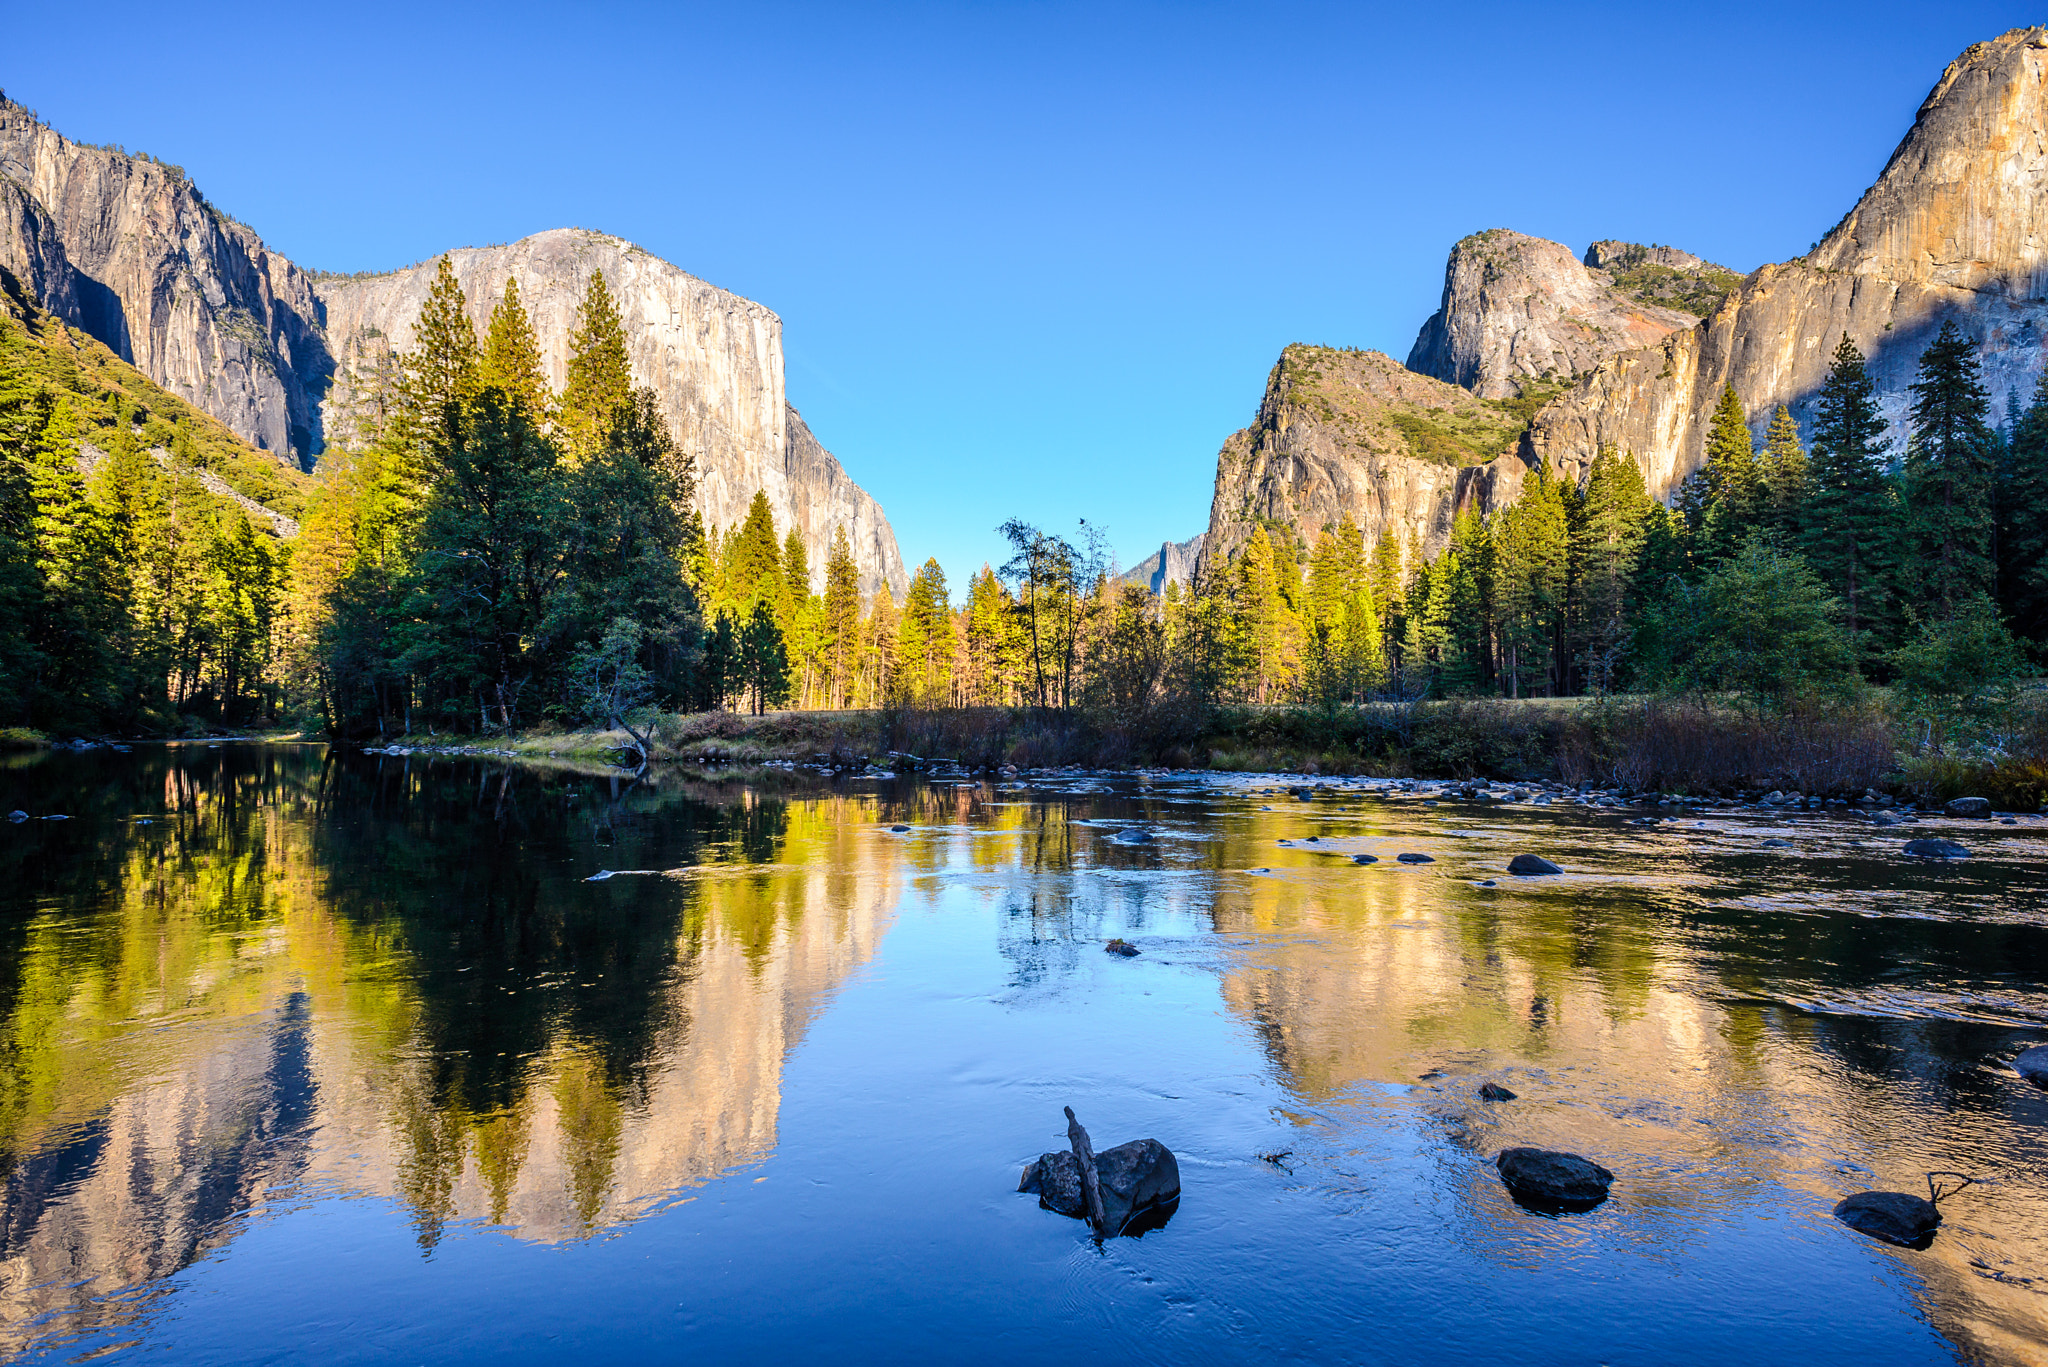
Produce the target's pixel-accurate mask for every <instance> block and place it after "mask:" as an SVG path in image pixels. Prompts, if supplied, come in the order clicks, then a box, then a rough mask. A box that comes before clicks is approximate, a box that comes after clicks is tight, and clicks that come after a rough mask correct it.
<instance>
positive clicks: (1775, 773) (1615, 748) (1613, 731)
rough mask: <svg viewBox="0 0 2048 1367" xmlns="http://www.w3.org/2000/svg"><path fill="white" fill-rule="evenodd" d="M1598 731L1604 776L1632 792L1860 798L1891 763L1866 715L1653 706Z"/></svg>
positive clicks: (1886, 736)
mask: <svg viewBox="0 0 2048 1367" xmlns="http://www.w3.org/2000/svg"><path fill="white" fill-rule="evenodd" d="M1595 725H1596V726H1597V725H1598V722H1597V721H1596V722H1595ZM1605 729H1606V730H1607V731H1608V743H1607V746H1606V747H1605V748H1606V750H1607V754H1608V760H1607V775H1606V776H1607V778H1608V780H1609V781H1610V782H1613V783H1618V784H1620V785H1622V786H1623V787H1626V788H1629V789H1632V790H1635V791H1644V790H1647V789H1653V788H1658V789H1665V788H1668V789H1677V790H1683V791H1690V792H1703V791H1713V790H1721V789H1733V788H1785V789H1791V790H1793V791H1796V792H1803V793H1837V792H1861V791H1863V790H1864V789H1865V788H1870V787H1874V786H1876V785H1877V784H1879V783H1881V782H1882V781H1883V780H1884V778H1885V775H1886V774H1887V773H1888V772H1889V771H1890V770H1891V769H1892V767H1893V764H1894V762H1895V760H1894V752H1893V748H1892V736H1891V729H1890V727H1889V726H1887V725H1886V723H1885V721H1884V719H1883V718H1882V717H1880V716H1878V715H1877V714H1875V713H1869V712H1842V713H1832V714H1826V715H1822V714H1814V713H1790V714H1786V715H1783V716H1762V717H1759V716H1749V715H1745V714H1741V713H1735V712H1727V711H1717V710H1712V709H1710V708H1708V707H1705V706H1702V705H1700V704H1698V703H1694V702H1675V701H1668V700H1663V699H1653V700H1650V701H1647V702H1644V703H1641V704H1639V705H1634V706H1630V707H1628V708H1626V709H1623V710H1620V711H1618V712H1615V713H1614V714H1612V715H1611V717H1609V718H1607V719H1606V727H1605ZM1596 748H1598V747H1597V741H1595V740H1593V739H1589V740H1588V741H1587V742H1586V743H1585V750H1586V752H1587V753H1591V752H1593V751H1594V750H1595V749H1596ZM1575 753H1576V752H1575ZM1562 767H1563V766H1562V763H1560V768H1562Z"/></svg>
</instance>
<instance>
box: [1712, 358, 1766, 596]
mask: <svg viewBox="0 0 2048 1367" xmlns="http://www.w3.org/2000/svg"><path fill="white" fill-rule="evenodd" d="M1706 455H1707V459H1706V464H1705V465H1703V466H1702V467H1701V471H1702V473H1703V474H1704V476H1705V482H1706V488H1705V494H1706V509H1705V514H1704V517H1703V520H1702V523H1701V536H1700V543H1699V544H1700V554H1701V558H1702V560H1703V561H1704V562H1706V563H1709V564H1711V563H1716V562H1718V561H1721V560H1725V559H1727V558H1728V557H1729V556H1731V555H1733V554H1734V553H1735V552H1736V550H1737V549H1739V548H1740V547H1741V545H1742V543H1743V542H1744V541H1745V540H1746V539H1748V537H1749V536H1750V534H1751V533H1753V532H1754V531H1755V530H1756V529H1757V527H1758V524H1759V520H1760V518H1761V515H1762V514H1763V512H1764V509H1765V506H1766V504H1765V498H1766V494H1765V487H1764V477H1763V471H1762V470H1761V469H1759V468H1758V465H1757V460H1756V452H1755V449H1754V445H1753V443H1752V441H1751V438H1750V434H1749V417H1748V415H1747V414H1746V413H1744V411H1743V408H1742V400H1741V399H1740V398H1738V397H1737V396H1736V393H1735V386H1734V385H1732V384H1731V385H1727V386H1725V387H1723V389H1722V390H1721V399H1720V402H1718V403H1716V404H1715V405H1714V415H1713V418H1712V420H1711V421H1710V423H1709V425H1708V428H1707V451H1706Z"/></svg>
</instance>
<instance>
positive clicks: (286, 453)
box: [0, 100, 329, 465]
mask: <svg viewBox="0 0 2048 1367" xmlns="http://www.w3.org/2000/svg"><path fill="white" fill-rule="evenodd" d="M24 199H26V200H28V201H30V202H31V203H32V206H33V208H32V209H29V208H25V207H24V206H23V204H22V201H23V200H24ZM35 211H40V212H39V213H38V212H35ZM0 219H5V220H6V226H5V227H4V228H0V266H4V267H6V268H7V269H8V270H9V271H11V272H12V273H13V274H14V275H16V276H17V277H19V278H20V279H21V280H22V281H23V282H24V283H27V284H29V285H30V287H31V288H33V289H34V290H35V292H36V294H37V295H38V296H39V298H40V299H41V301H42V303H43V306H44V307H45V308H47V309H49V311H50V312H52V313H54V314H56V315H57V316H58V317H60V318H62V319H63V320H64V321H65V322H67V323H70V324H72V325H74V326H76V327H78V328H80V329H82V330H83V331H85V332H89V333H91V334H92V335H93V336H94V337H97V338H99V339H100V340H101V341H102V342H105V343H106V344H107V346H108V347H110V348H111V349H112V350H113V351H114V353H115V354H116V355H117V356H119V357H120V358H121V359H122V360H124V361H127V362H129V363H130V364H132V365H134V366H135V368H136V369H138V370H140V371H142V373H143V374H145V375H147V376H149V377H150V379H152V380H154V381H156V382H157V383H158V384H160V385H162V386H163V387H164V388H166V389H168V390H170V391H171V392H172V393H174V394H176V395H177V396H178V397H179V398H181V399H184V400H186V401H187V402H189V403H191V404H192V405H193V406H194V407H196V408H200V409H203V410H204V411H206V412H208V413H211V414H213V415H214V416H215V417H217V418H219V419H220V420H221V421H222V422H224V423H226V424H227V425H228V427H229V428H231V429H232V430H233V431H234V432H235V434H236V435H237V436H239V437H241V438H242V439H243V440H244V441H247V442H249V443H250V444H251V445H253V446H256V447H259V448H261V449H263V450H266V451H273V452H276V453H277V455H278V456H279V458H280V459H283V460H289V461H294V462H297V463H299V464H301V465H309V464H310V462H311V458H312V455H313V453H314V452H315V451H316V450H318V434H317V432H316V431H315V426H314V423H315V420H314V417H313V411H314V406H315V397H314V396H315V395H317V394H318V393H319V392H320V391H321V390H322V389H323V388H324V387H325V385H326V381H327V374H328V369H329V367H328V363H327V353H326V349H325V347H324V346H323V345H322V343H321V339H320V335H319V332H320V326H319V309H318V305H317V303H316V301H315V300H314V297H313V290H312V285H311V282H310V280H309V278H308V276H307V275H306V273H305V272H304V271H301V270H300V269H299V268H298V267H297V266H294V265H293V264H292V263H291V262H290V261H287V260H286V259H285V258H283V257H282V256H279V255H278V254H277V253H275V252H273V251H271V250H270V249H269V248H268V247H266V246H264V245H263V240H262V239H261V238H259V237H257V236H256V234H255V233H254V232H253V231H251V230H250V229H249V228H247V227H245V226H243V225H242V224H240V223H237V222H235V221H234V220H233V219H231V218H228V217H227V216H226V215H224V214H222V213H221V212H220V211H219V210H218V209H216V208H214V207H213V206H212V205H211V204H208V203H207V202H206V198H205V196H203V195H201V194H200V193H199V191H198V189H197V188H196V187H195V186H194V185H193V184H192V182H191V180H190V179H188V178H187V177H186V175H185V173H184V171H183V170H181V169H180V168H178V167H175V166H167V165H165V164H164V163H162V162H158V161H152V160H150V159H148V158H146V157H137V156H130V155H128V154H127V153H124V152H121V151H118V150H114V149H109V148H100V147H87V146H84V145H82V144H80V143H75V142H72V141H71V140H70V139H69V138H66V137H64V136H62V135H61V134H59V133H58V132H56V131H55V130H54V129H52V128H49V127H47V126H46V125H44V124H43V123H42V122H41V121H39V120H38V119H37V118H36V117H35V116H34V115H33V114H31V113H30V112H29V111H28V110H26V109H24V108H22V107H21V106H20V105H18V104H14V103H12V102H9V101H5V100H0Z"/></svg>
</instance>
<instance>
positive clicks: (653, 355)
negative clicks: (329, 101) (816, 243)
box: [0, 100, 909, 597]
mask: <svg viewBox="0 0 2048 1367" xmlns="http://www.w3.org/2000/svg"><path fill="white" fill-rule="evenodd" d="M451 256H452V257H453V259H454V261H455V264H456V269H457V274H458V275H459V276H461V277H462V278H463V284H464V287H465V289H466V290H467V292H468V293H469V296H470V301H471V305H472V311H473V313H474V316H475V318H476V320H477V321H478V322H479V323H481V322H482V321H483V320H484V318H485V317H486V316H487V314H488V311H489V308H490V305H491V303H492V302H493V301H494V300H495V299H496V297H497V294H498V292H499V291H500V290H502V288H503V286H504V282H505V280H506V279H507V278H509V277H511V276H512V275H515V274H516V275H518V277H519V281H520V288H521V290H522V292H523V293H524V295H525V302H526V306H527V309H528V311H529V312H530V313H531V314H532V315H533V320H534V324H535V330H536V332H537V333H538V336H539V340H540V344H541V350H542V354H543V356H544V358H545V359H546V361H547V364H548V367H549V369H550V371H551V373H552V378H553V380H554V382H555V384H556V385H557V386H559V385H560V384H561V383H562V381H563V379H564V370H565V365H566V360H567V349H568V337H569V332H570V330H571V328H572V326H573V318H574V314H575V309H576V306H577V304H578V303H579V302H580V301H581V298H582V291H583V286H584V284H585V283H586V282H587V281H588V280H589V278H590V273H591V272H592V271H594V270H599V269H602V270H603V271H604V272H605V277H606V280H607V281H608V282H609V283H610V285H611V287H612V290H613V292H614V294H616V295H617V296H618V299H619V304H620V308H621V313H622V315H623V320H624V323H625V326H626V332H627V338H628V345H629V348H630V351H631V354H632V361H633V372H634V378H635V379H636V380H637V381H638V382H640V383H643V384H647V385H651V386H652V387H653V388H654V390H655V392H656V393H657V394H659V395H660V396H661V400H662V404H663V407H664V409H665V410H666V412H667V414H668V417H669V421H670V423H671V425H672V426H673V427H674V429H675V433H676V438H677V440H678V441H679V442H680V443H681V444H682V445H683V447H684V448H685V449H686V450H689V451H690V452H692V453H693V454H694V455H695V456H696V457H697V472H698V483H699V509H700V511H701V512H702V513H703V515H704V518H705V521H706V523H707V524H709V525H714V526H723V525H726V524H729V523H733V522H736V521H738V520H740V519H741V518H742V517H744V516H745V514H746V508H747V504H748V502H749V501H751V500H752V498H753V496H754V491H755V490H756V489H762V490H765V491H766V493H767V495H768V501H769V505H770V506H771V507H772V508H773V509H774V512H775V517H776V522H777V525H778V528H779V529H780V530H782V531H784V532H787V531H788V529H789V528H790V527H791V526H794V527H796V528H797V529H799V531H800V532H801V534H802V536H803V538H804V541H805V545H806V547H807V549H808V550H809V551H810V557H811V566H812V574H813V579H814V581H816V582H818V583H822V576H823V574H824V566H825V558H826V555H827V553H828V552H829V550H830V548H831V542H832V535H833V532H834V531H835V529H837V528H839V527H844V528H845V529H846V533H847V537H848V539H849V541H850V542H851V543H852V546H853V555H854V559H855V561H856V563H858V564H859V566H860V570H861V579H862V588H863V590H864V591H865V592H870V593H872V592H873V591H874V590H875V589H876V588H878V587H879V586H880V585H882V584H884V583H886V584H888V585H889V586H890V588H891V590H892V591H893V592H894V593H895V594H897V595H898V596H899V597H900V596H902V595H903V594H904V593H905V592H906V590H907V589H908V586H909V576H908V575H907V574H905V572H904V569H903V561H902V556H901V554H900V553H899V552H898V550H897V547H896V536H895V533H894V531H893V530H891V528H890V526H889V522H888V519H887V518H886V517H885V516H884V515H883V513H882V509H881V507H880V506H879V505H878V504H876V502H875V501H874V499H872V498H870V497H869V496H868V495H867V493H866V492H865V491H863V490H862V489H861V488H860V486H859V485H857V484H855V483H854V482H853V481H852V480H851V479H850V478H849V477H848V476H847V474H846V471H845V469H844V468H843V467H841V466H840V464H839V462H838V461H837V460H835V459H834V458H833V457H832V455H831V453H830V452H828V451H827V450H825V448H824V447H823V446H821V445H820V444H819V443H818V440H817V438H816V437H814V436H812V435H811V432H810V429H809V428H808V427H806V426H805V425H804V422H803V419H802V418H800V417H798V416H797V413H796V410H795V409H794V408H792V407H790V405H789V401H788V396H787V394H786V393H785V390H784V383H783V354H782V320H781V319H780V318H778V317H777V316H776V315H775V314H774V313H773V312H772V311H770V310H769V309H767V308H764V307H762V306H761V305H759V304H756V303H753V302H751V301H749V300H746V299H742V298H740V297H739V296H737V295H733V294H729V293H727V292H726V291H724V290H720V289H717V288H715V287H713V286H711V285H708V284H706V283H704V282H703V281H701V280H697V279H695V278H693V277H692V276H689V275H687V274H685V273H684V272H683V271H681V270H678V269H677V268H676V267H674V266H671V265H669V264H668V263H667V262H665V261H662V260H660V259H659V258H658V257H655V256H653V255H651V254H649V253H648V252H646V251H644V250H642V249H641V248H639V247H636V246H634V245H632V244H631V243H628V242H623V241H621V240H619V239H618V238H614V237H606V236H604V235H602V234H599V233H589V232H582V231H579V230H574V229H559V230H556V231H554V232H547V233H541V234H538V235H536V236H534V237H531V238H528V239H526V240H525V241H523V242H516V243H513V244H511V245H510V246H506V247H488V248H465V249H461V250H458V251H456V252H453V253H451ZM0 269H5V270H6V271H7V272H8V273H9V274H10V275H12V276H13V277H14V278H15V279H16V280H17V281H18V282H19V283H20V284H21V285H22V286H24V287H26V288H27V289H29V290H30V291H32V292H33V293H34V294H35V295H36V296H37V298H38V300H39V301H40V302H41V303H42V304H43V306H44V307H45V308H47V309H49V311H50V312H52V313H54V314H56V315H57V316H58V317H60V318H62V319H63V320H64V321H65V322H67V323H69V324H72V325H74V326H76V327H78V328H80V329H82V330H83V331H85V332H88V333H90V334H92V335H93V336H94V337H97V338H98V339H99V340H101V341H102V342H105V343H106V344H107V345H108V346H109V347H110V348H112V349H113V351H114V352H115V353H116V354H117V355H119V356H120V357H121V358H122V359H123V360H126V361H128V362H130V363H131V364H133V365H134V366H135V367H136V368H137V369H139V370H141V371H142V372H143V373H144V374H145V375H147V376H149V377H150V378H151V379H152V380H154V381H156V382H157V383H158V384H160V385H162V386H164V387H165V388H166V389H168V390H170V391H171V392H172V393H174V394H176V395H177V396H178V397H180V398H182V399H185V400H186V401H188V402H190V403H191V404H192V405H193V406H195V407H197V408H199V409H202V410H203V411H205V412H208V413H211V414H212V415H213V416H215V417H217V418H219V419H220V420H221V421H222V422H224V423H225V424H227V426H228V427H229V428H230V429H232V430H233V431H234V432H235V434H236V435H237V436H240V437H241V438H242V439H244V440H245V441H247V442H249V443H250V444H251V445H253V446H256V447H258V448H260V449H263V450H266V451H270V452H274V453H275V454H276V455H277V456H278V458H279V459H280V460H284V461H287V462H290V463H293V464H296V465H298V466H300V467H301V468H308V469H309V468H311V466H312V464H313V462H314V460H315V458H316V457H317V456H318V454H319V453H320V452H321V451H322V450H323V449H324V447H325V446H326V445H328V444H329V443H336V444H340V443H346V442H347V441H349V440H350V439H351V438H352V436H354V435H355V434H356V433H357V432H358V430H359V429H358V426H357V419H358V418H360V417H361V415H362V413H363V411H364V409H365V408H366V407H368V405H369V404H370V403H371V402H372V401H373V400H374V398H375V396H376V393H377V391H378V389H379V387H380V385H381V383H382V382H383V381H385V380H387V379H388V378H389V374H390V370H389V368H390V362H391V357H392V355H393V353H394V352H395V351H401V350H403V349H405V348H406V347H407V346H409V345H410V344H411V339H412V325H413V322H414V320H415V318H416V317H417V316H418V312H419V305H420V304H421V302H423V301H424V300H425V298H426V291H427V286H428V285H429V284H430V283H431V282H432V279H433V274H434V266H433V263H432V262H428V263H426V264H424V265H420V266H414V267H411V268H409V269H407V270H402V271H394V272H391V273H389V274H384V275H373V276H348V277H345V276H325V275H317V274H315V273H312V272H308V271H303V270H301V269H299V268H298V267H297V266H295V265H293V264H292V263H291V262H290V261H288V260H286V259H285V258H284V257H282V256H280V255H278V254H277V253H276V252H273V251H271V250H270V249H269V248H268V247H266V246H265V245H264V244H263V241H262V239H261V238H259V237H258V236H257V235H256V234H255V232H254V231H252V230H251V229H249V228H247V227H245V226H244V225H242V224H240V223H237V222H235V221H234V220H233V219H231V218H228V217H227V216H226V215H224V214H222V213H221V212H220V211H219V210H217V209H215V208H214V207H213V206H212V205H211V204H209V203H207V201H206V198H205V197H204V196H203V195H201V194H200V193H199V191H198V189H197V188H196V187H195V186H194V185H193V184H192V182H191V181H190V179H189V178H187V176H186V175H185V173H184V171H183V170H181V169H179V168H178V167H175V166H169V165H165V164H164V163H161V162H158V161H154V160H151V159H150V158H148V157H143V156H132V155H129V154H128V153H125V152H122V151H119V150H117V149H109V148H95V147H87V146H83V145H81V144H79V143H74V142H72V141H70V140H69V139H67V138H65V137H63V136H62V135H61V134H59V133H57V132H56V131H55V130H54V129H51V128H49V127H48V126H46V125H44V124H43V123H42V122H40V121H39V120H38V119H37V118H36V117H35V116H34V115H33V114H32V113H30V112H29V111H28V110H26V109H24V108H22V107H21V106H20V105H16V104H12V103H8V102H6V101H5V100H0Z"/></svg>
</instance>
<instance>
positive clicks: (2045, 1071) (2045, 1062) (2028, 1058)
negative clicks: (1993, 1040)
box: [2012, 1044, 2048, 1091]
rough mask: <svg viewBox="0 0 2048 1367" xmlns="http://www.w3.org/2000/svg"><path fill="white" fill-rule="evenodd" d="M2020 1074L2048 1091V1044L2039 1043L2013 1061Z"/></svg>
mask: <svg viewBox="0 0 2048 1367" xmlns="http://www.w3.org/2000/svg"><path fill="white" fill-rule="evenodd" d="M2012 1066H2013V1068H2014V1070H2015V1071H2017V1072H2018V1073H2019V1075H2020V1076H2021V1077H2023V1078H2025V1079H2026V1080H2027V1081H2029V1082H2031V1083H2033V1084H2034V1085H2035V1086H2036V1087H2039V1088H2041V1089H2042V1090H2044V1091H2048V1044H2037V1045H2035V1046H2034V1047H2033V1048H2031V1049H2029V1050H2026V1051H2025V1052H2024V1053H2022V1054H2021V1055H2020V1056H2019V1057H2018V1058H2016V1059H2014V1060H2013V1061H2012Z"/></svg>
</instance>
